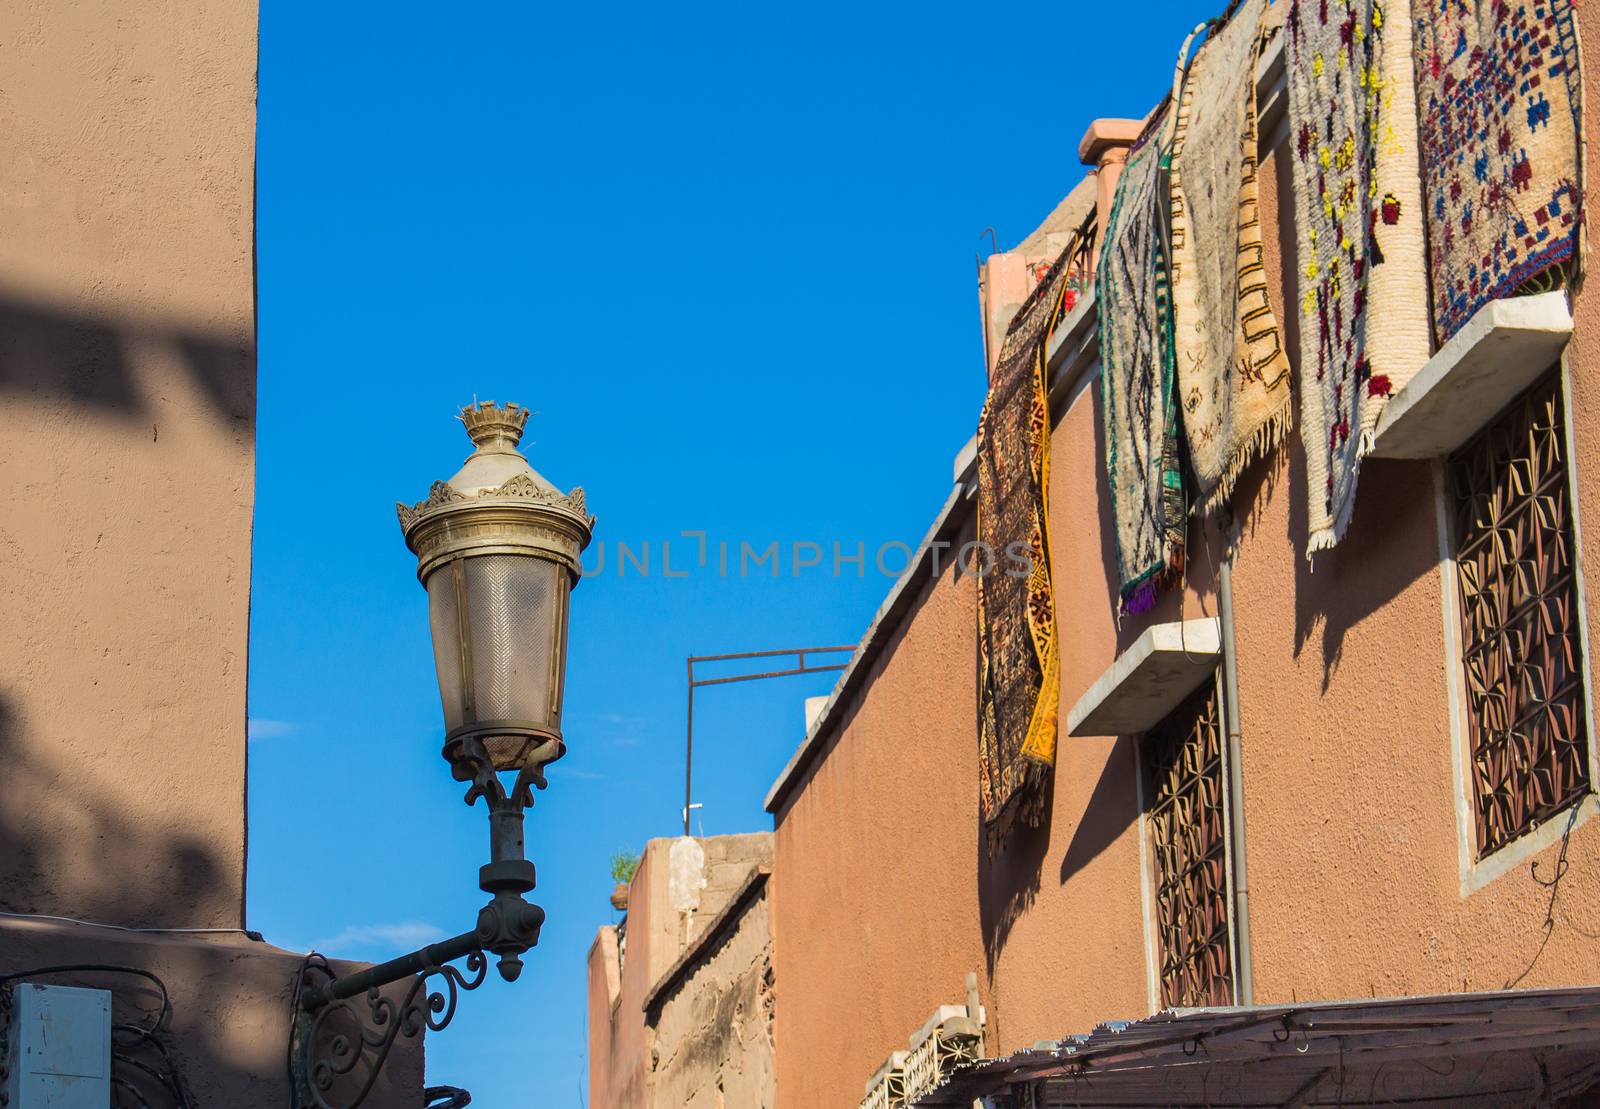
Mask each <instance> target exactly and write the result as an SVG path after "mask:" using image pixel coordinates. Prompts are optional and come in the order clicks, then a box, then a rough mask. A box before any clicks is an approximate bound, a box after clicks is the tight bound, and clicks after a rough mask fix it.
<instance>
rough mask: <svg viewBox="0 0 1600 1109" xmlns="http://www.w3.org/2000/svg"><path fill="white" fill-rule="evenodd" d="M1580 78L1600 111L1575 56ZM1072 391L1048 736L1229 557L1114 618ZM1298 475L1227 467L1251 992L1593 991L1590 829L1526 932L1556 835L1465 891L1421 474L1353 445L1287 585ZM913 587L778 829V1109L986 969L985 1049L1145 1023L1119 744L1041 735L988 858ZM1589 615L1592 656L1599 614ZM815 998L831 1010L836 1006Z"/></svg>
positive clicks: (945, 621)
mask: <svg viewBox="0 0 1600 1109" xmlns="http://www.w3.org/2000/svg"><path fill="white" fill-rule="evenodd" d="M1579 8H1580V20H1581V21H1583V22H1584V23H1585V25H1589V24H1597V25H1600V0H1583V2H1582V3H1580V5H1579ZM1589 80H1590V85H1591V88H1590V99H1591V102H1600V99H1596V97H1600V88H1596V87H1594V86H1595V81H1596V79H1595V74H1594V67H1590V75H1589ZM1286 169H1287V167H1286V166H1284V165H1282V164H1280V159H1278V158H1276V157H1274V158H1272V159H1271V160H1269V162H1268V163H1267V164H1266V165H1265V166H1264V167H1263V173H1262V180H1263V183H1264V196H1263V207H1264V212H1263V218H1264V221H1265V223H1266V228H1265V231H1266V237H1267V240H1268V263H1269V269H1270V270H1271V271H1272V273H1273V274H1274V275H1275V281H1276V286H1275V287H1276V291H1277V299H1276V304H1277V305H1278V306H1279V311H1280V318H1283V319H1284V321H1285V323H1286V325H1287V330H1288V335H1287V345H1288V346H1289V348H1290V349H1291V350H1295V349H1297V342H1298V339H1297V333H1296V332H1295V330H1294V324H1293V320H1292V316H1293V310H1294V306H1295V304H1296V298H1295V297H1294V296H1293V295H1292V288H1285V286H1284V281H1283V275H1284V274H1288V275H1290V281H1291V282H1292V275H1293V273H1294V269H1295V266H1294V261H1293V257H1292V255H1293V246H1292V241H1293V232H1292V227H1288V228H1286V227H1284V226H1283V221H1282V220H1280V218H1279V215H1280V207H1286V203H1285V204H1280V200H1281V198H1280V194H1281V196H1282V197H1286V196H1287V189H1288V180H1287V176H1286ZM1419 262H1420V260H1419ZM1380 307H1381V306H1380ZM1575 317H1576V319H1577V332H1576V337H1575V338H1574V340H1573V343H1572V345H1571V348H1570V350H1569V357H1568V362H1569V372H1570V375H1571V385H1572V393H1571V396H1570V400H1569V407H1570V409H1571V411H1572V413H1573V421H1574V425H1575V428H1574V433H1575V440H1576V443H1577V452H1576V454H1577V489H1578V503H1579V514H1580V525H1583V524H1587V525H1588V526H1587V530H1586V531H1585V532H1584V538H1583V545H1582V547H1583V551H1584V554H1585V560H1586V562H1587V563H1588V564H1589V565H1591V566H1592V565H1595V564H1596V559H1600V538H1597V533H1600V524H1595V523H1593V522H1592V521H1593V520H1596V519H1600V402H1597V403H1595V404H1590V405H1588V407H1587V409H1586V400H1587V399H1589V394H1590V393H1595V394H1596V395H1597V396H1600V291H1595V290H1593V289H1591V290H1589V291H1588V292H1585V293H1583V294H1580V295H1579V297H1578V298H1577V301H1576V305H1575ZM1097 392H1098V389H1097V386H1096V385H1095V384H1094V383H1092V382H1091V383H1090V384H1089V386H1088V389H1087V391H1085V392H1084V393H1082V394H1081V395H1079V396H1078V397H1077V398H1076V400H1075V401H1074V402H1073V404H1072V406H1071V407H1070V408H1069V409H1068V411H1067V412H1066V413H1065V414H1064V415H1063V416H1062V417H1061V419H1060V422H1059V423H1058V424H1057V425H1056V427H1055V429H1054V432H1053V434H1052V439H1051V442H1052V448H1051V449H1052V474H1051V482H1050V524H1051V543H1052V569H1053V572H1054V580H1055V586H1056V597H1057V607H1058V618H1059V623H1060V629H1061V632H1060V644H1061V674H1062V679H1061V695H1062V699H1061V716H1062V720H1063V721H1064V720H1065V718H1066V713H1067V710H1068V709H1069V708H1070V707H1071V706H1072V705H1073V704H1074V703H1075V702H1076V701H1077V699H1078V698H1079V697H1080V696H1081V695H1082V694H1083V693H1084V691H1085V690H1087V688H1088V687H1089V686H1090V684H1092V682H1093V681H1094V680H1095V679H1096V678H1098V677H1099V676H1100V675H1101V674H1102V673H1103V672H1104V670H1105V669H1106V667H1107V666H1109V664H1110V663H1111V661H1112V660H1113V659H1114V657H1115V655H1116V653H1117V651H1118V650H1119V649H1121V648H1123V647H1126V646H1127V645H1128V644H1130V643H1131V642H1132V641H1133V640H1134V639H1135V638H1136V637H1137V636H1138V635H1139V634H1140V632H1142V631H1143V630H1144V629H1145V628H1146V627H1148V626H1149V625H1150V624H1151V623H1153V622H1158V621H1167V620H1176V619H1179V618H1189V619H1193V618H1195V617H1198V616H1202V615H1205V616H1214V615H1217V613H1218V598H1217V577H1218V575H1217V567H1218V565H1219V564H1220V561H1221V559H1222V558H1223V556H1224V552H1225V545H1224V543H1223V541H1222V537H1221V536H1220V534H1219V533H1218V531H1217V529H1216V527H1215V526H1214V525H1213V524H1210V523H1208V524H1207V525H1206V526H1205V528H1204V529H1202V530H1201V531H1199V532H1197V533H1196V535H1195V537H1194V539H1193V542H1192V546H1191V551H1190V564H1189V568H1188V571H1187V575H1186V581H1185V585H1184V588H1183V589H1182V590H1181V591H1174V592H1173V593H1170V594H1168V595H1167V596H1166V597H1165V598H1163V599H1162V601H1161V602H1160V604H1158V606H1157V607H1156V608H1155V610H1153V611H1152V612H1150V613H1147V614H1144V615H1141V616H1139V617H1136V618H1128V619H1125V620H1123V621H1122V622H1121V624H1120V626H1119V624H1118V622H1117V620H1116V618H1115V613H1114V604H1115V595H1116V572H1115V558H1114V548H1113V545H1112V539H1111V534H1112V532H1111V523H1110V504H1109V497H1108V495H1107V492H1106V489H1105V485H1104V482H1103V480H1102V477H1101V465H1100V457H1101V456H1102V454H1103V450H1104V444H1103V442H1102V441H1101V436H1100V430H1099V426H1100V415H1099V409H1098V399H1097V396H1096V394H1097ZM1304 480H1305V479H1304V455H1303V451H1302V448H1301V445H1300V443H1299V440H1298V437H1297V436H1291V438H1290V440H1289V441H1288V442H1287V443H1286V444H1285V445H1284V446H1282V447H1281V448H1280V449H1279V450H1277V451H1276V452H1275V453H1274V454H1273V455H1272V456H1271V457H1270V458H1269V459H1267V460H1265V461H1264V462H1261V463H1258V464H1257V465H1255V466H1254V467H1252V468H1251V469H1250V470H1249V471H1248V472H1247V473H1246V475H1245V477H1244V479H1243V481H1242V483H1241V485H1240V489H1239V493H1238V495H1237V497H1236V505H1235V511H1236V513H1237V516H1238V519H1239V526H1240V529H1241V537H1240V539H1239V543H1238V554H1237V561H1236V564H1235V571H1234V574H1233V588H1234V607H1235V620H1236V627H1237V633H1236V634H1237V648H1238V666H1239V685H1240V699H1241V704H1240V706H1239V717H1240V720H1241V723H1242V733H1243V734H1242V763H1243V774H1242V783H1243V788H1244V792H1245V805H1244V808H1245V812H1244V816H1245V818H1246V819H1245V823H1246V827H1247V840H1246V843H1247V851H1248V863H1249V874H1250V891H1251V901H1250V925H1251V930H1252V944H1251V954H1252V959H1253V971H1254V974H1253V987H1254V993H1255V999H1256V1000H1257V1001H1261V1002H1272V1001H1286V1000H1291V999H1294V998H1298V999H1300V1000H1306V999H1310V998H1335V997H1360V996H1367V995H1370V994H1374V993H1376V994H1415V993H1427V992H1438V991H1451V990H1460V989H1463V988H1468V989H1495V988H1500V987H1502V986H1504V985H1506V984H1507V983H1508V982H1511V981H1513V980H1515V981H1517V982H1518V984H1520V985H1522V986H1541V985H1553V984H1573V983H1581V982H1593V981H1595V980H1596V971H1595V967H1596V966H1600V909H1597V908H1596V905H1597V904H1600V900H1597V894H1600V865H1597V864H1600V822H1585V823H1582V824H1580V826H1579V827H1578V828H1577V830H1576V831H1575V832H1574V834H1573V836H1572V837H1571V842H1570V846H1569V851H1568V859H1569V863H1570V869H1569V870H1568V872H1567V874H1566V876H1565V878H1564V879H1563V881H1562V884H1561V886H1560V889H1559V893H1558V897H1557V901H1556V912H1555V919H1556V924H1555V927H1554V930H1553V932H1552V933H1551V936H1550V939H1549V942H1548V943H1544V942H1543V941H1544V938H1545V929H1544V922H1545V919H1546V913H1547V910H1548V909H1549V907H1550V903H1551V902H1550V894H1551V891H1550V890H1549V889H1548V888H1546V887H1544V886H1541V885H1539V884H1538V883H1537V882H1535V881H1534V879H1533V876H1532V874H1531V872H1530V864H1532V863H1535V862H1536V863H1537V864H1538V866H1539V874H1540V876H1541V877H1546V878H1548V876H1550V875H1551V874H1553V873H1554V872H1555V869H1556V857H1557V854H1558V852H1559V846H1558V845H1557V844H1554V843H1552V844H1551V845H1550V846H1548V847H1546V848H1544V849H1543V850H1541V851H1539V852H1537V853H1534V854H1532V855H1529V856H1527V857H1525V858H1522V859H1519V860H1518V861H1517V862H1516V863H1515V864H1514V865H1511V866H1509V867H1508V868H1505V869H1504V872H1503V873H1501V874H1500V875H1499V876H1498V877H1491V878H1487V879H1484V880H1482V882H1481V885H1480V886H1479V888H1475V889H1473V890H1472V891H1471V892H1466V893H1464V892H1463V881H1462V872H1461V863H1460V850H1459V840H1458V813H1457V807H1456V806H1457V797H1456V784H1455V778H1454V776H1453V765H1452V758H1453V754H1452V745H1451V732H1450V719H1449V715H1448V702H1447V688H1448V687H1447V683H1448V682H1452V681H1458V680H1459V672H1458V671H1459V665H1458V663H1457V662H1456V661H1454V660H1453V659H1452V658H1451V657H1450V656H1448V655H1447V651H1446V625H1445V619H1444V608H1443V605H1444V593H1443V590H1444V588H1445V587H1446V584H1447V581H1446V578H1445V576H1444V571H1443V570H1442V568H1441V565H1440V551H1439V536H1438V526H1437V517H1436V513H1437V508H1436V502H1435V487H1434V477H1433V473H1432V468H1431V465H1430V464H1429V463H1410V462H1389V461H1379V460H1370V461H1369V462H1368V464H1367V468H1366V470H1365V471H1364V474H1363V478H1362V481H1361V486H1360V495H1359V498H1358V502H1357V509H1356V513H1355V519H1354V522H1353V524H1352V526H1351V529H1350V532H1349V534H1348V535H1347V537H1346V538H1345V540H1344V542H1343V543H1342V544H1341V545H1340V546H1339V547H1338V548H1337V549H1336V550H1335V551H1333V552H1330V553H1327V554H1323V555H1319V557H1318V559H1317V561H1316V564H1315V567H1314V570H1313V568H1312V567H1311V566H1309V565H1308V564H1307V562H1306V560H1305V558H1304V554H1303V551H1304V546H1305V539H1306V511H1305V507H1304V498H1305V490H1304ZM967 528H968V537H970V528H971V523H970V521H969V522H968V524H967ZM925 588H926V592H925V595H924V596H923V597H922V599H921V600H920V602H919V603H918V604H917V606H916V607H915V608H914V609H912V611H911V613H910V615H909V616H908V617H907V618H906V620H905V622H904V623H902V624H901V625H900V626H899V627H897V628H894V629H892V630H891V631H890V633H889V635H888V643H889V644H890V646H889V647H888V648H887V649H886V651H885V652H884V655H883V656H882V658H881V659H880V661H879V662H878V663H877V664H876V665H875V668H874V670H873V673H872V676H871V679H870V681H869V682H868V683H867V684H866V685H865V686H864V687H862V688H861V689H860V690H859V691H858V692H857V693H855V694H854V695H853V697H852V698H851V699H849V701H848V703H846V704H842V705H840V706H838V707H837V709H836V711H835V714H834V717H833V721H832V723H831V725H830V727H829V728H828V729H827V730H826V731H825V732H824V735H823V736H822V737H821V738H822V743H821V745H820V748H819V752H818V754H817V755H816V758H815V759H814V761H813V762H812V764H811V765H810V767H809V768H808V769H806V770H805V771H804V772H803V773H802V774H801V775H800V776H799V778H798V783H799V784H798V788H795V789H792V790H791V791H790V792H789V793H787V794H786V795H785V796H784V797H783V799H782V803H781V804H780V806H779V808H778V810H777V812H776V814H775V815H776V820H777V835H776V844H777V854H776V868H777V873H778V877H779V880H778V882H777V883H776V890H775V893H774V909H775V914H776V919H777V944H776V951H777V961H776V968H777V973H778V978H779V981H780V983H783V984H784V986H785V988H782V989H780V990H779V992H778V1006H777V1022H776V1028H777V1044H778V1052H779V1056H778V1089H779V1104H780V1105H781V1106H783V1107H785V1109H807V1107H810V1106H823V1105H829V1106H832V1105H850V1104H854V1103H855V1101H856V1100H858V1099H859V1098H860V1096H861V1086H862V1082H863V1081H864V1080H865V1079H866V1078H867V1076H868V1075H870V1074H871V1073H872V1071H873V1069H874V1068H875V1067H876V1066H877V1065H878V1063H879V1062H881V1061H882V1059H883V1058H884V1057H885V1056H886V1055H887V1054H888V1053H889V1051H890V1050H892V1049H894V1048H896V1047H900V1046H903V1043H904V1038H905V1036H906V1034H907V1033H908V1032H909V1031H911V1030H912V1029H913V1028H915V1027H916V1026H917V1024H918V1023H919V1022H920V1021H921V1020H922V1019H923V1018H924V1017H925V1016H926V1013H927V1011H929V1010H930V1009H931V1007H932V1005H933V1004H936V1003H938V1001H940V1000H949V998H942V997H939V996H937V995H939V994H940V993H941V992H942V990H943V988H944V983H945V982H946V981H956V982H958V981H959V973H960V971H961V970H962V969H963V964H965V963H968V962H970V963H971V964H972V965H979V960H982V966H983V968H984V970H985V971H986V980H985V983H984V986H985V994H986V996H985V1001H986V1004H987V1005H988V1007H989V1026H988V1028H987V1030H986V1039H987V1045H986V1046H987V1049H988V1050H989V1051H990V1052H991V1053H997V1052H1008V1051H1012V1050H1016V1049H1018V1048H1021V1047H1025V1046H1027V1045H1029V1044H1031V1043H1032V1042H1034V1041H1035V1040H1039V1039H1055V1038H1058V1037H1060V1036H1062V1035H1064V1034H1067V1033H1071V1032H1081V1031H1087V1030H1088V1029H1089V1028H1091V1027H1093V1026H1094V1025H1095V1024H1096V1023H1098V1022H1100V1021H1102V1020H1106V1019H1113V1018H1127V1017H1138V1016H1141V1015H1144V1014H1145V1013H1147V1012H1148V1011H1149V1010H1150V1009H1151V1008H1152V1003H1151V993H1150V989H1151V987H1150V975H1151V970H1150V967H1149V964H1148V958H1147V946H1146V945H1147V943H1151V942H1153V940H1152V939H1151V937H1150V933H1149V930H1148V927H1147V923H1146V914H1147V909H1146V908H1145V906H1144V904H1143V898H1142V896H1141V884H1142V882H1143V874H1142V870H1141V867H1142V866H1143V865H1144V864H1143V863H1142V862H1141V858H1140V850H1139V828H1140V817H1139V814H1138V811H1137V795H1136V785H1135V774H1136V765H1137V764H1136V758H1135V744H1136V740H1135V739H1133V738H1132V737H1121V738H1117V737H1104V738H1098V739H1095V738H1069V737H1066V736H1065V735H1063V736H1062V738H1061V742H1060V748H1059V753H1058V761H1057V772H1056V775H1055V781H1054V786H1053V793H1052V798H1051V810H1050V811H1051V819H1050V822H1049V824H1048V826H1047V827H1045V828H1044V829H1041V830H1040V831H1037V832H1024V833H1021V834H1018V835H1016V836H1014V837H1013V838H1012V840H1011V841H1010V842H1009V843H1008V844H1007V845H1006V847H1005V849H1004V851H1003V852H1002V853H1001V854H1000V855H999V856H997V857H996V858H995V859H993V860H990V859H988V858H987V857H986V856H985V853H984V851H983V849H982V847H981V830H980V829H979V826H978V820H977V803H976V773H977V771H976V744H977V740H976V734H975V728H974V721H975V715H976V712H975V705H974V692H973V674H974V671H975V657H974V652H975V630H976V629H975V614H974V611H973V605H974V596H973V589H972V582H971V581H970V580H962V579H959V578H957V577H956V576H954V575H953V574H951V573H949V572H947V573H946V574H945V575H944V576H942V577H941V578H940V580H939V581H938V582H937V583H935V584H933V585H932V586H931V587H925ZM1590 612H1591V618H1590V624H1591V627H1590V636H1591V640H1596V638H1597V636H1600V629H1597V628H1596V627H1595V626H1594V624H1595V620H1596V619H1600V617H1596V616H1594V615H1593V606H1592V605H1591V606H1590ZM1591 666H1593V660H1591ZM1592 717H1593V713H1592V711H1591V718H1592ZM1588 804H1589V808H1588V809H1586V810H1585V811H1586V812H1589V811H1593V810H1594V809H1595V808H1596V807H1597V806H1595V804H1594V803H1593V802H1592V801H1591V802H1590V803H1588ZM1561 819H1563V820H1564V816H1563V817H1562V818H1561ZM974 908H976V909H977V910H978V911H977V916H976V919H974ZM1541 944H1542V945H1543V946H1542V947H1541ZM839 1012H849V1013H850V1014H851V1015H852V1016H851V1019H850V1020H849V1021H848V1022H841V1021H838V1020H837V1019H834V1018H833V1014H835V1013H839Z"/></svg>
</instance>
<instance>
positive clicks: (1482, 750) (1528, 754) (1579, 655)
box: [1449, 373, 1590, 858]
mask: <svg viewBox="0 0 1600 1109" xmlns="http://www.w3.org/2000/svg"><path fill="white" fill-rule="evenodd" d="M1449 476H1450V488H1451V493H1452V498H1453V504H1454V510H1455V536H1456V580H1457V582H1458V583H1459V585H1458V590H1459V593H1460V602H1461V603H1460V607H1461V636H1462V663H1463V667H1464V669H1465V678H1466V708H1467V712H1466V716H1467V728H1468V732H1469V739H1470V744H1471V748H1470V749H1471V760H1472V762H1471V768H1470V772H1471V778H1472V792H1473V812H1474V816H1475V818H1476V823H1477V835H1478V857H1479V858H1483V857H1484V856H1485V855H1488V854H1490V853H1492V852H1494V851H1496V850H1498V849H1500V848H1501V847H1504V846H1505V845H1506V844H1508V843H1510V842H1511V841H1513V840H1515V839H1516V838H1517V837H1519V836H1521V835H1523V834H1524V833H1526V832H1528V831H1529V830H1531V829H1532V828H1533V827H1534V826H1536V825H1537V824H1539V823H1541V822H1542V821H1544V820H1547V819H1548V818H1549V817H1551V816H1553V815H1554V814H1555V813H1557V812H1560V811H1561V810H1562V809H1564V808H1566V807H1567V806H1569V805H1571V804H1573V803H1574V802H1576V801H1578V800H1579V799H1580V798H1582V797H1583V795H1584V794H1585V793H1587V792H1588V791H1589V788H1590V779H1589V741H1588V733H1587V723H1586V720H1587V714H1586V711H1585V707H1584V694H1583V666H1584V663H1583V649H1582V646H1581V645H1580V641H1579V638H1578V636H1579V627H1578V591H1577V583H1576V580H1575V577H1574V571H1575V568H1576V565H1577V562H1576V551H1575V549H1574V547H1573V539H1572V505H1571V496H1572V493H1571V488H1570V486H1569V484H1568V481H1567V441H1566V430H1565V422H1564V417H1563V413H1562V400H1561V382H1560V377H1559V375H1558V374H1555V373H1552V374H1550V375H1549V377H1548V378H1546V379H1545V380H1544V381H1543V382H1542V383H1541V384H1539V385H1536V386H1534V387H1533V388H1532V389H1530V390H1528V392H1526V393H1524V394H1523V395H1522V396H1521V397H1519V398H1518V399H1517V400H1515V401H1513V402H1512V404H1511V406H1510V407H1509V408H1508V409H1507V410H1506V411H1505V412H1504V413H1503V414H1501V415H1500V416H1499V417H1497V418H1496V419H1495V421H1494V423H1492V424H1490V425H1489V426H1488V427H1487V428H1485V429H1484V430H1483V431H1482V432H1480V433H1479V434H1478V436H1477V437H1476V438H1475V439H1474V440H1473V441H1472V442H1470V443H1468V444H1467V445H1466V446H1465V447H1463V448H1462V449H1461V450H1460V451H1459V452H1458V453H1457V454H1456V455H1455V456H1454V457H1452V458H1451V460H1450V464H1449Z"/></svg>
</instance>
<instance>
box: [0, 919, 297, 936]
mask: <svg viewBox="0 0 1600 1109" xmlns="http://www.w3.org/2000/svg"><path fill="white" fill-rule="evenodd" d="M0 918H5V919H8V920H54V921H57V922H58V923H61V924H82V925H85V926H87V927H89V928H109V929H111V930H112V931H113V932H134V933H136V934H141V935H200V936H203V935H227V936H244V937H245V938H246V939H251V940H254V941H255V942H257V943H266V942H267V941H266V940H265V939H264V938H263V937H262V935H261V933H260V932H256V931H252V930H251V929H249V928H129V927H128V926H127V925H125V924H106V923H105V922H103V921H99V920H79V919H78V918H77V917H74V916H50V915H48V914H45V913H6V912H0Z"/></svg>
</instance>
